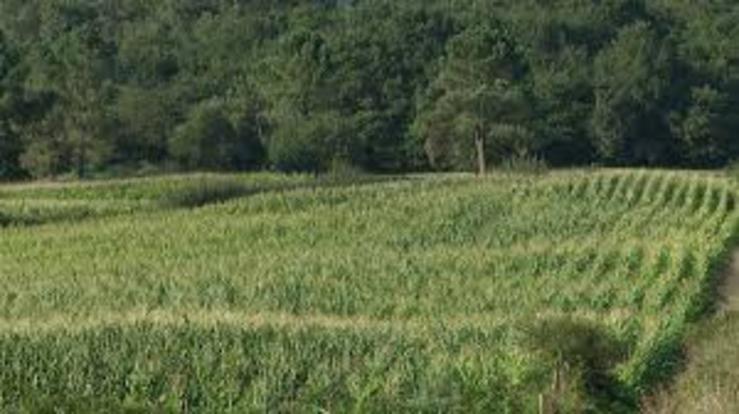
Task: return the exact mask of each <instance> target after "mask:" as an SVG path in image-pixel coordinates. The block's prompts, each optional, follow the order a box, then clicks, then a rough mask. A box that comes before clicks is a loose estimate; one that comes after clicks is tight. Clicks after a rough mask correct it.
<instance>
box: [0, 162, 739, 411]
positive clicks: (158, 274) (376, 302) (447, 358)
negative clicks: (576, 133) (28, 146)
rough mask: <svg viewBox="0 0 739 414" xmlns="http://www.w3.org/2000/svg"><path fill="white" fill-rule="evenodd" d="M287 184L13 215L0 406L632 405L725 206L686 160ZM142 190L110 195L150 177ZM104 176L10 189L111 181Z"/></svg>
mask: <svg viewBox="0 0 739 414" xmlns="http://www.w3.org/2000/svg"><path fill="white" fill-rule="evenodd" d="M246 179H252V178H246ZM261 179H263V180H264V179H266V180H267V181H269V180H273V178H271V177H261ZM302 180H306V179H305V178H302ZM167 185H169V184H167ZM239 185H242V184H239ZM286 185H287V187H282V188H291V189H293V190H292V191H281V192H277V193H275V192H253V193H248V194H250V195H251V196H250V197H249V198H242V199H236V200H233V201H229V202H226V203H224V204H219V205H214V206H208V207H204V208H200V209H197V210H192V211H190V210H180V211H173V210H171V209H165V210H161V209H160V208H158V207H157V208H153V209H148V210H146V209H144V210H137V211H132V212H130V214H129V215H126V216H117V217H115V216H113V217H111V216H108V215H100V216H99V217H98V219H93V220H88V221H86V222H84V223H80V222H73V221H68V220H67V221H65V220H61V221H60V222H57V223H56V224H47V225H44V226H39V227H35V228H24V227H18V226H15V227H12V228H8V229H5V230H3V238H2V239H0V276H1V278H0V284H1V287H2V290H1V291H2V292H3V293H2V294H0V310H1V312H2V314H1V315H0V331H2V332H3V336H2V339H1V340H0V366H1V367H2V369H0V404H4V405H9V406H16V407H17V406H33V407H37V408H38V407H39V406H37V405H34V404H42V405H43V404H48V405H49V406H54V405H56V404H72V406H71V407H72V408H70V409H76V408H79V407H75V406H74V404H86V405H87V406H90V407H95V406H98V407H99V406H101V405H102V406H105V407H108V408H110V407H114V406H118V407H124V406H127V407H129V408H131V407H139V408H141V407H143V408H147V407H148V408H149V409H154V410H157V409H165V408H169V409H172V410H178V409H182V408H183V405H186V406H188V407H193V408H195V409H199V410H202V411H214V412H217V411H224V410H228V409H231V410H233V411H237V412H238V411H239V410H243V409H256V408H262V409H269V410H288V411H289V410H295V409H298V410H309V411H314V410H316V409H318V408H319V407H321V408H327V409H330V410H333V411H346V410H349V409H359V410H361V411H365V410H370V411H378V412H381V411H386V410H388V409H393V408H394V409H400V408H403V409H412V410H419V411H424V410H431V411H436V410H439V409H442V410H463V409H464V410H474V411H482V410H503V411H512V412H522V411H536V410H537V409H538V404H539V398H538V396H539V395H540V394H541V395H543V396H544V402H545V404H547V405H549V404H551V405H555V404H559V405H563V406H564V407H565V408H567V407H569V408H570V409H584V408H586V407H588V406H589V405H592V404H602V400H603V399H605V400H614V399H624V398H626V400H627V401H628V395H630V394H639V393H640V392H641V391H642V390H643V389H645V387H647V386H649V385H650V384H651V383H653V382H654V381H655V380H656V379H658V378H659V377H660V375H661V374H664V373H666V372H668V371H669V367H670V364H672V362H673V359H672V356H673V353H674V349H675V347H676V345H677V344H678V343H679V341H680V339H681V335H682V332H683V330H684V326H685V323H686V322H687V321H688V320H690V318H691V317H693V316H694V315H696V314H697V313H699V312H700V310H701V306H702V304H703V303H704V300H705V293H706V291H707V287H706V286H708V285H709V284H710V280H709V277H708V275H709V274H710V268H711V266H712V264H713V261H714V260H715V259H716V258H717V257H719V256H720V255H721V253H722V252H723V249H724V245H725V241H726V240H727V238H728V236H729V234H730V233H731V231H732V230H733V222H734V221H735V214H736V209H735V201H736V200H735V193H734V191H733V189H731V188H730V186H729V185H728V184H727V183H726V182H724V181H723V180H722V179H720V178H717V177H711V176H707V175H703V174H697V173H693V174H691V173H645V172H634V173H632V172H602V173H593V174H590V175H585V174H580V173H558V174H553V175H552V176H549V177H545V178H535V179H532V178H530V177H515V176H509V177H494V178H491V179H488V180H485V181H478V180H470V179H465V178H448V179H420V180H406V181H396V182H390V183H376V184H368V185H365V186H343V187H336V186H332V187H324V188H318V189H315V188H313V189H299V188H298V187H300V186H299V185H293V184H290V183H287V184H286ZM165 187H166V186H165ZM230 187H231V185H229V186H228V188H230ZM314 187H315V186H314ZM105 188H107V187H105V186H103V189H105ZM131 188H132V190H131V191H130V192H128V191H126V192H123V194H124V195H123V196H120V199H122V200H123V201H130V200H135V199H136V197H135V196H130V195H129V194H140V193H142V192H143V193H147V194H160V192H161V189H159V188H157V184H155V185H154V187H153V189H148V190H147V189H146V185H142V186H141V187H139V186H137V185H136V184H135V183H134V184H132V187H131ZM103 189H101V188H96V189H88V188H83V189H79V188H76V187H75V188H73V189H71V190H67V189H63V190H61V191H59V189H53V191H56V193H53V194H48V193H47V191H49V190H48V189H44V188H37V187H26V188H23V189H20V190H19V189H17V188H13V189H0V198H1V197H3V196H4V199H5V200H6V202H8V203H11V204H12V203H13V202H16V203H17V202H19V201H18V200H21V199H22V200H23V201H20V202H26V200H33V199H34V197H36V198H35V199H42V200H51V201H50V203H51V204H54V203H57V202H60V201H59V200H64V201H63V202H62V205H63V203H66V202H69V201H70V199H71V200H72V201H75V202H77V201H79V202H82V201H80V200H83V201H84V200H88V201H90V203H96V202H98V200H100V199H106V197H107V196H106V194H109V193H115V194H120V192H116V191H110V190H103ZM24 191H25V193H24ZM187 191H190V190H187ZM225 193H226V194H231V193H230V192H229V191H226V192H225ZM39 194H40V195H39ZM68 194H71V195H68ZM185 194H186V196H185V197H184V199H186V200H187V199H192V198H194V199H196V200H201V199H203V197H201V195H202V194H200V192H199V191H196V196H195V197H191V196H189V195H187V194H188V193H187V192H186V193H185ZM216 195H218V194H216ZM237 195H238V194H237ZM208 197H210V196H209V195H208V194H206V197H205V198H208ZM142 198H143V199H146V200H152V199H155V197H154V196H149V197H139V199H142ZM216 198H217V199H220V197H216ZM224 198H229V197H224ZM174 199H178V197H177V196H175V197H174ZM123 204H125V203H123ZM193 204H204V203H202V202H200V201H198V202H197V203H193ZM665 364H666V365H665ZM553 371H555V372H557V373H558V375H557V376H556V380H551V378H552V376H551V373H552V372H553ZM552 382H554V383H552ZM619 390H620V391H619ZM614 392H616V393H618V392H622V393H626V396H624V395H621V396H620V397H619V396H618V395H614V394H610V395H604V393H614ZM64 395H69V396H74V397H73V398H71V399H69V400H67V399H65V398H64V397H63V396H64ZM594 395H595V396H599V398H600V400H601V401H600V402H598V398H596V400H592V399H591V397H592V396H594ZM600 407H601V408H602V407H603V406H602V405H601V406H600Z"/></svg>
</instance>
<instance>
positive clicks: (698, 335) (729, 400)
mask: <svg viewBox="0 0 739 414" xmlns="http://www.w3.org/2000/svg"><path fill="white" fill-rule="evenodd" d="M737 343H739V314H738V313H737V312H735V311H732V312H726V313H721V314H719V315H716V316H715V317H714V318H712V319H711V320H709V321H705V322H704V323H702V324H700V325H698V326H695V327H694V328H693V329H691V330H690V332H689V334H688V340H687V347H686V348H687V352H686V354H687V355H686V361H685V362H686V364H685V367H684V369H682V370H681V372H680V373H679V375H678V376H677V378H676V379H675V381H674V382H673V383H669V384H667V386H665V387H664V388H663V389H661V390H660V391H659V392H657V393H656V394H655V395H653V396H650V397H649V398H648V399H645V401H644V404H643V405H644V407H643V408H644V412H646V413H655V414H657V413H665V414H667V413H670V414H673V413H686V414H688V413H690V414H693V413H736V412H739V372H737V369H736V368H737V366H739V352H737Z"/></svg>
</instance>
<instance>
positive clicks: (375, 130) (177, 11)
mask: <svg viewBox="0 0 739 414" xmlns="http://www.w3.org/2000/svg"><path fill="white" fill-rule="evenodd" d="M737 130H739V3H737V2H736V1H734V0H710V1H701V2H698V1H689V0H488V1H482V0H477V1H473V0H423V1H421V0H416V1H414V0H402V1H398V0H353V1H352V0H343V1H342V0H321V1H318V0H314V1H307V0H306V1H297V0H279V1H278V0H157V1H149V0H0V178H2V179H5V180H7V179H22V178H41V177H53V176H60V175H72V176H80V177H86V176H93V175H96V174H97V175H108V176H115V175H122V174H126V173H130V172H141V171H144V172H155V171H183V170H184V171H187V170H221V171H244V170H262V169H271V170H278V171H288V172H291V171H308V172H323V171H329V170H332V169H336V168H349V169H357V170H362V171H367V172H381V173H382V172H409V171H430V170H442V171H454V170H463V171H467V170H472V169H474V168H476V165H479V163H480V162H483V161H484V162H485V163H487V165H488V166H489V167H490V166H495V165H500V164H504V163H506V162H510V160H517V159H526V160H536V161H537V162H542V163H546V164H547V165H550V166H554V167H559V166H578V165H591V164H597V165H604V166H634V165H639V166H661V167H690V168H695V167H701V168H702V167H717V166H723V165H725V164H727V163H730V162H731V161H733V160H734V159H736V158H739V140H738V139H737V137H736V136H735V135H734V134H735V131H737ZM481 155H482V156H481Z"/></svg>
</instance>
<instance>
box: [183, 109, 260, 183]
mask: <svg viewBox="0 0 739 414" xmlns="http://www.w3.org/2000/svg"><path fill="white" fill-rule="evenodd" d="M251 132H252V131H251V130H249V129H248V128H245V127H244V126H243V125H239V128H238V129H237V128H235V127H234V126H233V124H232V123H231V121H230V120H229V119H228V118H227V117H226V114H225V112H224V109H223V105H222V104H221V103H220V102H216V101H208V102H205V103H203V104H200V105H198V106H196V107H195V109H193V110H192V111H191V112H190V115H189V116H188V119H187V121H186V122H185V123H184V124H182V125H180V126H179V127H178V128H177V129H176V131H175V134H174V136H173V137H172V139H171V140H170V141H169V151H170V153H171V154H172V156H174V158H175V159H176V160H177V161H178V162H179V163H180V164H181V165H182V166H183V167H185V168H187V169H208V170H233V169H236V170H246V169H253V168H255V167H258V166H259V163H260V159H261V157H262V153H263V150H262V149H261V144H260V143H259V140H258V138H257V137H256V136H254V135H253V134H252V133H251Z"/></svg>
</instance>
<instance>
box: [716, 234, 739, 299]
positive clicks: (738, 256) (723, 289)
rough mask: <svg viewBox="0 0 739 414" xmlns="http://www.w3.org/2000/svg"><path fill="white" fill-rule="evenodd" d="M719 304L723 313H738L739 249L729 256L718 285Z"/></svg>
mask: <svg viewBox="0 0 739 414" xmlns="http://www.w3.org/2000/svg"><path fill="white" fill-rule="evenodd" d="M718 294H719V303H720V309H721V310H723V311H739V249H736V250H734V252H733V253H732V254H731V262H730V263H729V266H728V267H727V268H726V270H725V271H724V274H723V275H722V281H721V284H720V285H719V290H718Z"/></svg>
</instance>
